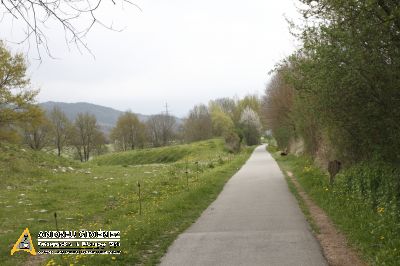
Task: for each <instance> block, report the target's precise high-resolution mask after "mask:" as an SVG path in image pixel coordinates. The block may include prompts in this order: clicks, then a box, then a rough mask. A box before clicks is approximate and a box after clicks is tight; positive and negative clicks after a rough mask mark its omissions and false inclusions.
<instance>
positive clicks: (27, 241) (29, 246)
mask: <svg viewBox="0 0 400 266" xmlns="http://www.w3.org/2000/svg"><path fill="white" fill-rule="evenodd" d="M21 250H23V251H26V252H29V253H31V255H36V251H35V247H34V246H33V243H32V237H31V234H30V233H29V230H28V228H26V229H25V230H24V232H22V234H21V236H20V237H19V238H18V240H17V242H15V244H14V246H13V248H12V249H11V255H13V254H14V253H15V252H17V251H21Z"/></svg>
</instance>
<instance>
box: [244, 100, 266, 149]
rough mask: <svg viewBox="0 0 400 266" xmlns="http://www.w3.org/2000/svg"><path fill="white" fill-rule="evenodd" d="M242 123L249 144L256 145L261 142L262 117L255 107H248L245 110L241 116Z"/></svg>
mask: <svg viewBox="0 0 400 266" xmlns="http://www.w3.org/2000/svg"><path fill="white" fill-rule="evenodd" d="M240 125H241V128H242V130H243V134H244V138H245V140H246V143H247V145H256V144H259V143H260V137H261V130H262V126H261V121H260V117H259V116H258V114H257V113H256V112H255V111H254V110H253V109H251V108H250V107H246V108H245V109H244V110H243V112H242V116H241V117H240Z"/></svg>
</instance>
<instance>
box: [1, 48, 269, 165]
mask: <svg viewBox="0 0 400 266" xmlns="http://www.w3.org/2000/svg"><path fill="white" fill-rule="evenodd" d="M26 70H27V67H26V62H25V60H24V57H23V55H22V54H18V53H17V54H13V53H11V52H10V51H9V50H8V49H7V47H6V46H5V45H4V44H3V43H2V42H0V111H1V112H0V141H8V142H15V143H18V142H23V143H25V144H26V145H28V146H29V147H30V148H32V149H34V150H41V149H43V148H46V149H49V150H55V151H56V153H57V155H58V156H61V155H62V153H63V152H65V150H66V148H68V152H70V151H71V148H73V150H74V156H75V157H76V158H77V159H79V160H80V161H82V162H83V161H88V160H89V159H90V157H91V156H92V155H96V154H101V153H104V152H107V151H108V150H109V147H111V149H112V150H116V151H127V150H134V149H142V148H145V147H160V146H166V145H172V144H175V143H182V142H193V141H199V140H205V139H209V138H213V137H221V138H224V140H225V142H226V147H227V148H228V149H229V150H230V151H231V152H238V151H239V150H240V147H241V145H242V144H246V145H255V144H258V143H259V142H260V137H261V134H262V132H263V127H262V124H261V120H260V115H261V103H262V102H261V99H260V98H259V97H258V96H256V95H247V96H246V97H244V98H243V99H236V98H221V99H216V100H212V101H210V102H209V103H208V105H205V104H199V105H196V106H194V107H193V108H192V109H191V110H190V111H189V113H188V115H187V116H186V117H185V118H184V119H183V122H181V123H178V122H177V119H176V118H175V117H174V116H172V115H170V114H169V113H168V111H167V112H165V113H160V114H156V115H151V116H150V117H149V118H148V119H147V120H146V121H141V120H140V119H139V118H138V117H137V115H136V114H134V113H133V112H131V111H127V112H124V113H123V114H121V116H120V117H119V118H118V120H117V123H116V125H115V127H114V128H113V129H112V130H111V132H110V134H105V133H104V130H102V129H101V127H100V125H99V123H98V122H97V120H96V117H95V116H94V115H92V114H90V113H79V114H78V115H77V117H76V118H75V119H74V120H73V121H71V120H69V119H68V117H67V116H66V115H65V113H63V111H62V110H61V109H60V108H58V107H57V106H55V107H54V108H53V109H52V110H50V111H48V112H45V111H44V110H42V109H41V108H40V107H39V106H38V105H37V104H36V102H35V97H36V96H37V94H38V92H39V91H38V90H34V89H32V88H31V84H30V80H29V78H27V75H26ZM108 144H111V145H108Z"/></svg>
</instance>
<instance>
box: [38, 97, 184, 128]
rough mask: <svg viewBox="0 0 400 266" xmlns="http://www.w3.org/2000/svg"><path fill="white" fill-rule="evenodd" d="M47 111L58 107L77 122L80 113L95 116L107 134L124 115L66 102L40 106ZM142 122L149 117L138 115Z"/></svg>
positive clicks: (86, 104) (113, 110)
mask: <svg viewBox="0 0 400 266" xmlns="http://www.w3.org/2000/svg"><path fill="white" fill-rule="evenodd" d="M39 106H40V107H42V108H43V109H44V110H45V111H51V110H52V109H53V107H54V106H58V107H59V108H60V109H61V110H62V111H63V112H64V113H65V115H66V116H67V117H68V118H69V119H70V120H75V117H76V116H77V115H78V113H86V112H88V113H90V114H93V115H94V116H95V117H96V119H97V122H98V123H99V125H100V126H101V128H102V129H103V131H104V132H105V133H109V132H110V131H111V129H112V128H113V127H114V126H115V124H116V123H117V120H118V117H119V116H120V115H121V114H122V113H123V112H122V111H119V110H116V109H113V108H110V107H105V106H102V105H97V104H92V103H85V102H78V103H64V102H44V103H40V104H39ZM136 115H137V116H138V118H139V120H140V121H142V122H146V121H147V119H149V117H150V116H149V115H142V114H136ZM176 119H177V123H181V119H179V118H176Z"/></svg>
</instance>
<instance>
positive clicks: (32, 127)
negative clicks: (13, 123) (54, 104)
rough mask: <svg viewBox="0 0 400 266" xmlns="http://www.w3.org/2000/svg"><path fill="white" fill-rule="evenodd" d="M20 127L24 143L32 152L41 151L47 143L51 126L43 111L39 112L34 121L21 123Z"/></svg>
mask: <svg viewBox="0 0 400 266" xmlns="http://www.w3.org/2000/svg"><path fill="white" fill-rule="evenodd" d="M21 127H22V130H23V135H24V140H25V143H26V144H28V145H29V147H31V148H32V149H33V150H41V149H42V148H43V147H44V146H46V145H47V144H48V143H49V133H50V131H51V125H50V121H49V120H48V119H47V117H46V116H45V114H44V112H43V111H41V110H40V115H39V116H37V117H36V118H35V119H32V120H30V121H27V122H24V123H22V124H21Z"/></svg>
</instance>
